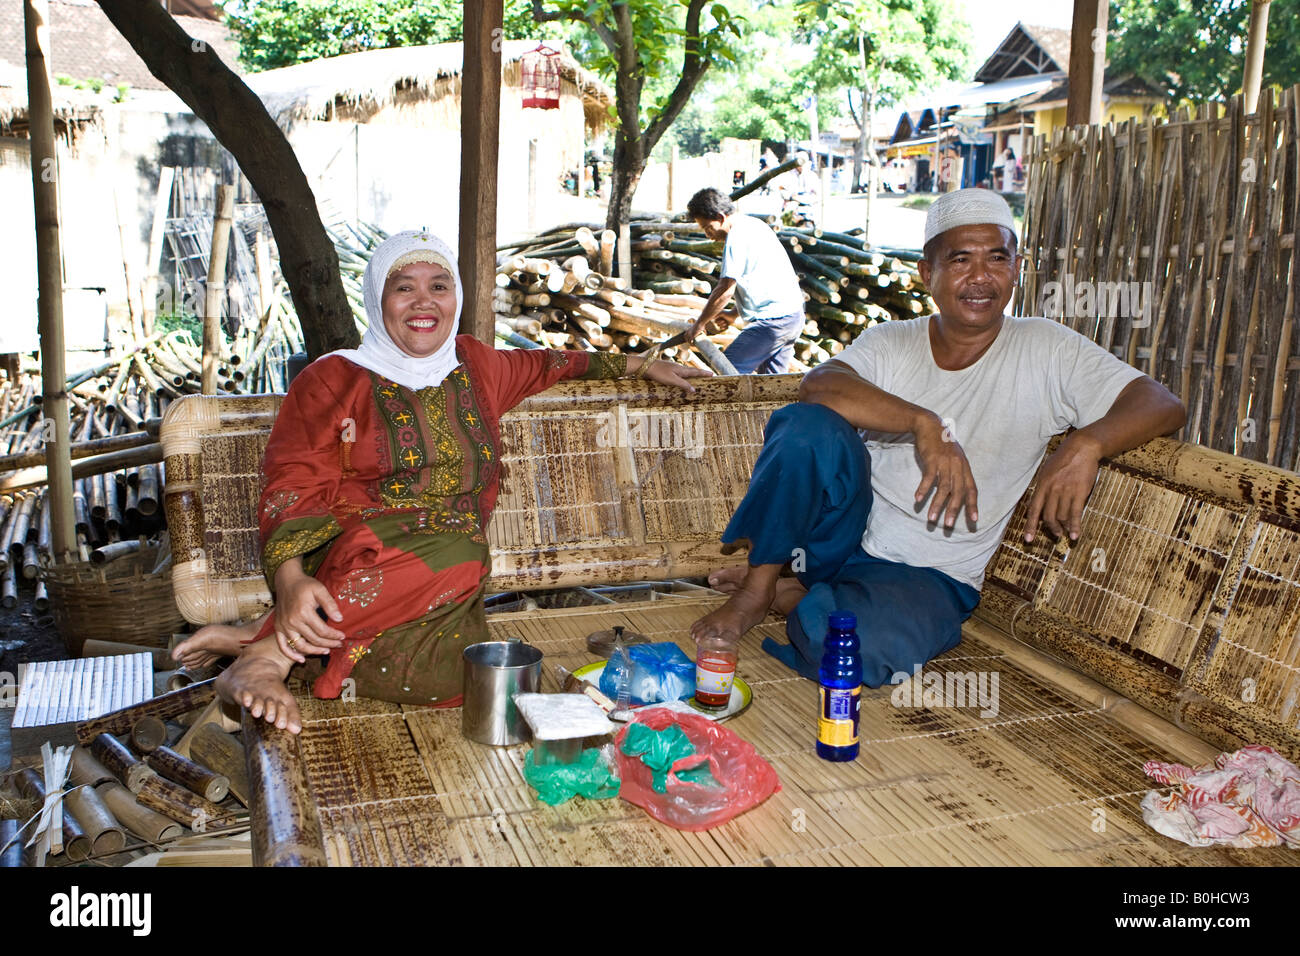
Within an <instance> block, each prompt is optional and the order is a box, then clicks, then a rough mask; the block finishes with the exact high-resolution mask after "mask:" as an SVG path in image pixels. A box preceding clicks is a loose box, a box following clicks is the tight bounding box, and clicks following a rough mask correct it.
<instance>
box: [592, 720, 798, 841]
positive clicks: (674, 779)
mask: <svg viewBox="0 0 1300 956" xmlns="http://www.w3.org/2000/svg"><path fill="white" fill-rule="evenodd" d="M635 723H636V724H643V725H645V726H648V727H650V728H651V729H653V730H664V729H666V728H668V727H671V726H673V725H676V726H677V727H679V728H680V729H681V730H682V731H683V732H684V733H685V734H686V736H687V737H688V738H689V739H690V742H691V743H692V744H693V745H694V747H695V754H694V755H692V756H689V757H683V758H681V759H679V760H676V761H674V762H673V765H672V767H671V769H670V770H669V771H668V775H667V781H666V788H665V792H664V793H657V792H656V791H655V786H654V776H655V772H654V771H653V770H652V769H651V768H650V767H648V766H647V765H646V764H645V763H644V762H643V761H642V760H641V758H640V757H638V756H632V755H629V754H625V753H623V744H624V741H625V740H626V739H627V735H628V731H629V730H630V729H631V727H632V726H634V725H632V724H630V725H628V727H625V728H623V730H621V731H620V732H619V734H618V736H617V737H616V738H615V739H614V747H615V751H616V756H617V759H618V767H619V776H620V777H621V778H622V780H623V787H622V789H621V790H620V791H619V796H620V797H622V798H623V799H624V800H627V801H628V802H629V803H634V804H636V805H637V806H638V807H641V808H642V809H643V810H645V812H646V813H648V814H650V816H652V817H654V818H655V819H656V820H658V821H659V822H661V823H666V824H668V825H669V826H670V827H675V828H676V829H678V830H708V829H710V828H711V827H716V826H717V825H718V824H720V823H725V822H726V821H728V820H730V819H731V818H732V817H735V816H739V815H740V814H742V813H744V812H745V811H747V810H752V809H753V808H754V807H756V806H758V805H759V804H760V803H762V802H763V801H764V800H766V799H767V798H768V797H770V796H771V795H772V794H774V793H776V791H778V790H780V789H781V782H780V780H778V779H777V776H776V771H775V770H773V769H772V765H771V764H769V763H768V762H767V761H766V760H764V759H763V758H762V757H761V756H759V754H758V751H757V750H755V749H754V747H753V745H752V744H750V743H749V742H748V741H746V740H743V739H742V738H740V737H738V736H737V735H736V734H735V733H733V732H732V731H730V730H728V729H727V728H726V727H724V726H722V725H720V724H718V723H716V722H714V721H712V720H709V719H708V718H707V717H703V716H700V715H698V714H683V713H679V712H677V711H672V710H667V709H665V708H654V707H652V708H647V709H646V710H644V711H640V712H639V713H638V714H637V718H636V721H635ZM701 765H707V766H708V774H709V776H711V777H712V780H711V781H710V779H709V776H705V775H704V774H703V773H702V772H700V773H696V774H691V776H692V777H694V778H695V779H697V780H701V781H703V782H691V780H689V779H683V777H682V776H681V775H682V774H683V773H685V772H687V771H691V770H693V769H694V768H700V767H701ZM714 784H716V785H714Z"/></svg>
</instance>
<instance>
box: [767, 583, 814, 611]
mask: <svg viewBox="0 0 1300 956" xmlns="http://www.w3.org/2000/svg"><path fill="white" fill-rule="evenodd" d="M807 593H808V589H807V588H806V587H804V586H803V585H802V584H800V583H799V579H798V578H778V579H777V582H776V596H775V597H774V598H772V610H773V611H776V613H777V614H784V615H785V616H786V617H789V616H790V613H791V612H792V611H794V609H795V606H796V605H797V604H798V603H799V602H800V601H802V600H803V599H804V595H806V594H807Z"/></svg>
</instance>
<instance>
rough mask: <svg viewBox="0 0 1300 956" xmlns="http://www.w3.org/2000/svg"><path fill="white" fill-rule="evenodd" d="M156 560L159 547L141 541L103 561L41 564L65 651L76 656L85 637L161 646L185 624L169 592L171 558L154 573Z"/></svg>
mask: <svg viewBox="0 0 1300 956" xmlns="http://www.w3.org/2000/svg"><path fill="white" fill-rule="evenodd" d="M157 561H158V549H157V548H152V547H145V548H142V549H141V550H140V551H138V552H136V553H135V554H130V555H127V556H125V557H122V558H118V559H117V560H116V561H111V562H109V563H108V564H104V565H93V564H91V563H90V562H88V561H80V562H77V563H76V564H63V565H51V566H49V567H47V568H44V569H43V570H42V572H41V574H42V576H43V578H44V580H45V586H46V588H47V590H48V592H49V596H50V612H51V613H52V614H53V615H54V624H55V627H57V628H58V629H59V634H60V635H62V637H63V643H64V645H65V646H66V647H67V648H68V653H69V654H72V655H75V656H79V655H80V654H81V649H82V645H84V644H85V642H86V641H88V640H99V641H125V642H127V643H131V644H141V645H144V646H147V647H166V646H167V643H168V640H169V639H170V637H171V635H172V634H173V633H175V632H176V631H181V630H184V629H185V619H184V618H183V617H181V612H180V611H179V610H178V609H177V607H176V599H175V597H173V595H172V571H171V564H170V562H169V563H168V565H167V567H166V568H164V569H163V570H162V571H160V572H158V573H157V574H154V573H153V571H152V569H153V567H154V565H155V564H156V563H157Z"/></svg>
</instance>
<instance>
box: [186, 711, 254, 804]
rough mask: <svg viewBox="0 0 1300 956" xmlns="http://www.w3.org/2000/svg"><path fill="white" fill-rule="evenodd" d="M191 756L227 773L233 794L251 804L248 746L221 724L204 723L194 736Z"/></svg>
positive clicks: (226, 776)
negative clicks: (246, 750)
mask: <svg viewBox="0 0 1300 956" xmlns="http://www.w3.org/2000/svg"><path fill="white" fill-rule="evenodd" d="M190 757H191V758H192V759H193V760H194V762H195V763H197V764H199V765H201V766H204V767H209V768H211V769H212V770H214V771H216V772H217V773H219V774H221V775H223V776H224V777H225V778H226V779H227V780H228V781H229V784H230V793H231V794H232V795H233V796H234V798H235V799H236V800H238V801H239V802H240V803H242V804H243V805H244V806H248V805H249V803H248V766H247V762H246V760H245V755H244V745H243V744H241V743H240V742H239V741H238V740H237V739H235V737H233V736H231V735H230V734H228V733H226V732H225V731H223V730H222V729H221V727H220V726H219V725H217V724H213V723H204V724H203V725H202V726H200V727H198V729H196V730H195V731H194V734H193V736H192V737H191V738H190Z"/></svg>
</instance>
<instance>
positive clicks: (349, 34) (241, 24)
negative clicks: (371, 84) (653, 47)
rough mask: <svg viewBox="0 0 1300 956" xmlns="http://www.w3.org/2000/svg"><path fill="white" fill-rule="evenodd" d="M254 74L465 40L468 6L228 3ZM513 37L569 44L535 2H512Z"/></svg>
mask: <svg viewBox="0 0 1300 956" xmlns="http://www.w3.org/2000/svg"><path fill="white" fill-rule="evenodd" d="M218 5H219V6H221V9H222V12H223V13H224V14H225V17H226V25H227V26H229V27H230V29H231V31H232V32H233V33H234V34H235V38H236V40H238V42H239V61H240V63H241V64H242V65H243V66H244V67H245V68H246V69H249V70H253V71H261V70H273V69H275V68H276V67H281V66H292V65H293V64H295V63H305V62H307V61H309V60H316V59H320V58H321V57H327V56H340V55H341V54H344V53H359V52H361V51H362V50H380V49H384V48H387V47H394V46H422V45H424V44H429V43H446V42H449V41H452V40H459V39H461V36H462V33H461V25H462V17H463V11H464V6H463V2H462V0H226V2H225V3H219V4H218ZM502 25H503V28H504V32H505V37H506V39H512V40H513V39H531V38H537V39H563V38H564V35H565V33H566V32H567V31H566V29H565V27H564V26H563V25H551V26H548V27H544V26H541V25H539V24H538V23H536V22H535V21H534V20H533V15H532V7H531V3H530V0H506V4H505V19H504V23H503V24H502Z"/></svg>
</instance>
